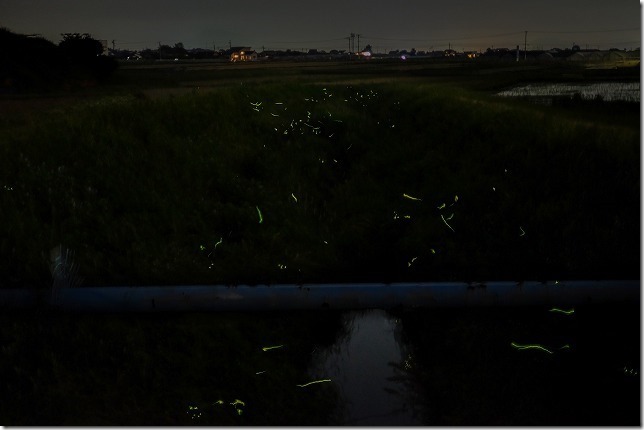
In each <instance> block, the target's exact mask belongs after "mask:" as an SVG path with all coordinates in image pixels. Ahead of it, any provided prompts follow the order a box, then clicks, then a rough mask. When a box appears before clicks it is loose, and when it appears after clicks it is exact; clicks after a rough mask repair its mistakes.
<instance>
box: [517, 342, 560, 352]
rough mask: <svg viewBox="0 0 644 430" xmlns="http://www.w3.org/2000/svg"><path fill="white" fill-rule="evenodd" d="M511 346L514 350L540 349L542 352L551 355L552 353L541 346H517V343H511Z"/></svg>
mask: <svg viewBox="0 0 644 430" xmlns="http://www.w3.org/2000/svg"><path fill="white" fill-rule="evenodd" d="M511 345H512V346H513V347H514V348H516V349H520V350H523V349H540V350H542V351H545V352H547V353H548V354H552V353H553V352H552V351H550V350H548V349H546V348H544V347H543V346H541V345H519V344H518V343H515V342H512V343H511Z"/></svg>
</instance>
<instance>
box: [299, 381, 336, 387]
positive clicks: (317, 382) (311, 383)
mask: <svg viewBox="0 0 644 430" xmlns="http://www.w3.org/2000/svg"><path fill="white" fill-rule="evenodd" d="M322 382H331V380H330V379H320V380H319V381H312V382H307V383H306V384H302V385H300V384H297V386H298V387H308V386H309V385H313V384H319V383H322Z"/></svg>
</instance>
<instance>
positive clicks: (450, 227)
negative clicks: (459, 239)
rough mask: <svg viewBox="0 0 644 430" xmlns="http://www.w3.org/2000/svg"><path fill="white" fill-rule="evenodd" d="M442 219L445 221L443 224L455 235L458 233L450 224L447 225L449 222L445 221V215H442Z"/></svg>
mask: <svg viewBox="0 0 644 430" xmlns="http://www.w3.org/2000/svg"><path fill="white" fill-rule="evenodd" d="M441 219H442V220H443V222H444V223H445V225H446V226H448V227H449V229H450V230H452V231H453V232H454V233H456V232H455V231H454V229H453V228H452V226H451V225H449V224H448V223H447V221H446V220H445V217H444V216H443V215H441Z"/></svg>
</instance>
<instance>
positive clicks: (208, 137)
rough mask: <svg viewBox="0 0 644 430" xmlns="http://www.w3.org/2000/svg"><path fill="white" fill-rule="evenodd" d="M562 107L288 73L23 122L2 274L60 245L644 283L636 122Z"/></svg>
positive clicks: (31, 282)
mask: <svg viewBox="0 0 644 430" xmlns="http://www.w3.org/2000/svg"><path fill="white" fill-rule="evenodd" d="M554 112H556V111H548V110H547V109H544V108H543V107H530V106H524V105H521V104H517V103H514V102H511V101H502V100H495V99H491V98H487V97H485V96H482V95H476V94H475V93H470V92H467V91H465V90H459V89H455V88H453V87H450V86H447V85H429V84H428V85H417V84H413V85H412V84H393V83H392V84H373V85H356V86H347V85H333V86H331V85H329V86H320V85H310V84H305V83H293V82H290V83H284V84H263V85H260V84H250V85H248V84H246V85H239V86H232V87H225V88H218V89H215V90H212V91H211V92H209V93H208V94H203V95H198V94H187V95H185V96H178V97H169V98H163V99H157V100H149V99H146V98H142V97H138V98H137V97H129V96H123V97H111V98H110V97H107V98H101V99H97V100H94V101H91V102H88V103H84V104H82V105H79V106H77V107H75V108H73V109H71V110H67V111H65V112H62V111H52V112H50V114H48V115H46V116H44V117H38V118H31V119H25V120H23V121H22V122H20V121H19V122H18V123H16V121H13V122H12V121H7V122H6V123H5V127H4V128H3V130H2V131H0V187H2V189H0V207H2V208H3V209H2V211H1V212H0V222H2V224H3V225H5V226H10V229H9V230H8V234H7V235H6V236H4V237H3V238H2V239H0V253H1V254H2V255H3V256H4V258H3V259H2V261H1V262H0V279H1V280H0V283H1V285H2V286H3V287H7V286H35V287H44V286H46V285H49V282H50V275H49V271H48V256H49V251H50V250H51V249H52V248H53V247H55V246H57V245H58V244H63V245H64V246H66V247H68V248H69V249H71V250H73V251H74V252H75V260H76V263H77V264H78V267H79V268H80V269H79V272H80V275H81V276H82V277H83V278H84V279H85V284H89V285H112V284H132V285H139V284H174V283H181V284H191V283H232V284H237V283H275V282H324V281H349V280H352V281H402V280H443V279H453V280H469V279H517V280H519V279H534V278H537V279H545V278H554V279H559V278H566V277H576V278H590V277H592V278H596V277H599V278H633V277H636V276H637V273H638V271H639V268H638V267H639V241H638V237H639V210H638V208H639V129H638V125H637V124H633V125H632V126H630V127H629V126H624V125H620V126H613V125H611V124H607V123H602V122H593V123H588V122H585V121H584V119H583V118H577V117H574V116H573V117H571V115H566V116H559V115H555V114H554ZM404 194H406V195H408V196H412V197H415V198H417V199H420V200H412V199H409V198H407V197H404ZM443 204H445V206H444V207H443V208H442V209H441V206H442V205H443ZM260 214H261V222H260V216H259V215H260ZM448 219H449V220H448Z"/></svg>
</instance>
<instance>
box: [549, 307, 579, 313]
mask: <svg viewBox="0 0 644 430" xmlns="http://www.w3.org/2000/svg"><path fill="white" fill-rule="evenodd" d="M550 312H558V313H561V314H566V315H572V314H574V313H575V310H574V309H570V310H569V311H564V310H563V309H559V308H552V309H550Z"/></svg>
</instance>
